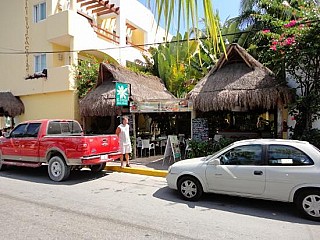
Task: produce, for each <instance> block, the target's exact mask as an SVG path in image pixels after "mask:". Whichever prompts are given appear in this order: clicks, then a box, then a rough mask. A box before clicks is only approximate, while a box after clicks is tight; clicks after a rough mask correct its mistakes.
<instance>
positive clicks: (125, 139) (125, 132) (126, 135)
mask: <svg viewBox="0 0 320 240" xmlns="http://www.w3.org/2000/svg"><path fill="white" fill-rule="evenodd" d="M118 128H120V130H121V131H120V134H119V139H120V144H123V145H130V144H131V142H130V132H129V124H126V125H123V124H120V125H119V126H118Z"/></svg>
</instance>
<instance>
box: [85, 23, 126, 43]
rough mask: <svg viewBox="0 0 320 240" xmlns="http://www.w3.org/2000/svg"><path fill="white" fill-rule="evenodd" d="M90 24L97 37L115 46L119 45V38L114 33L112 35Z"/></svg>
mask: <svg viewBox="0 0 320 240" xmlns="http://www.w3.org/2000/svg"><path fill="white" fill-rule="evenodd" d="M90 24H91V27H92V28H93V29H94V31H95V33H96V34H97V35H99V36H100V37H102V38H104V39H106V40H108V41H111V42H113V43H116V44H119V39H120V37H119V36H117V35H116V34H115V33H112V32H109V31H108V30H106V29H103V28H100V27H98V26H97V25H95V24H93V23H90Z"/></svg>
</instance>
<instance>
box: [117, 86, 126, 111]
mask: <svg viewBox="0 0 320 240" xmlns="http://www.w3.org/2000/svg"><path fill="white" fill-rule="evenodd" d="M128 85H129V84H127V83H119V82H116V106H128V101H129V88H128Z"/></svg>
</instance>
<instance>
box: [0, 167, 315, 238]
mask: <svg viewBox="0 0 320 240" xmlns="http://www.w3.org/2000/svg"><path fill="white" fill-rule="evenodd" d="M0 206H1V207H0V223H1V233H0V234H1V235H0V236H1V237H0V238H1V239H5V240H10V239H15V240H18V239H122V240H123V239H281V240H284V239H290V240H294V239H297V240H298V239H299V240H303V239H319V236H320V223H317V222H312V221H308V220H305V219H302V218H300V217H299V216H298V215H297V214H296V212H295V209H294V207H293V205H291V204H287V203H279V202H270V201H262V200H254V199H246V198H238V197H230V196H222V195H213V194H208V195H205V196H204V197H203V198H202V199H201V200H200V201H199V202H195V203H193V202H186V201H183V200H180V198H179V196H178V194H177V193H176V192H175V191H173V190H170V189H168V188H167V187H166V181H165V179H164V178H159V177H150V176H141V175H134V174H128V173H112V172H103V173H100V174H92V173H91V172H90V171H87V170H84V171H78V172H72V173H71V176H70V179H69V180H68V181H66V182H62V183H54V182H52V181H50V180H49V178H48V176H47V172H46V169H45V168H41V169H28V168H14V169H10V170H7V171H4V172H0Z"/></svg>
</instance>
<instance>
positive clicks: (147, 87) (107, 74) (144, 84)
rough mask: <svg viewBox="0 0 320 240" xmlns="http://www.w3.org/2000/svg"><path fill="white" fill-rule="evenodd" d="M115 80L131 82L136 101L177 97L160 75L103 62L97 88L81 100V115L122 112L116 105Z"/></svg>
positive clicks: (108, 114) (116, 113) (109, 114)
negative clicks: (150, 74) (147, 73)
mask: <svg viewBox="0 0 320 240" xmlns="http://www.w3.org/2000/svg"><path fill="white" fill-rule="evenodd" d="M115 82H122V83H129V84H130V85H131V99H132V100H133V101H136V102H141V101H146V100H152V99H174V98H175V97H174V96H173V95H172V94H171V93H170V92H169V91H168V90H167V89H166V88H165V85H164V84H163V82H162V80H161V79H160V78H158V77H155V76H147V75H143V74H139V73H135V72H133V71H130V70H129V69H126V68H124V67H122V66H115V65H113V64H107V63H101V64H100V69H99V77H98V81H97V85H96V88H95V89H93V90H92V91H90V92H89V93H88V94H87V95H86V96H85V97H84V98H83V99H82V100H81V101H80V114H81V116H114V115H118V114H120V108H119V107H116V106H115Z"/></svg>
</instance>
